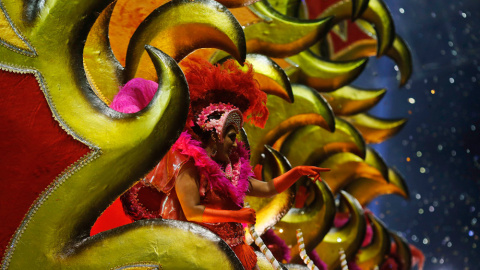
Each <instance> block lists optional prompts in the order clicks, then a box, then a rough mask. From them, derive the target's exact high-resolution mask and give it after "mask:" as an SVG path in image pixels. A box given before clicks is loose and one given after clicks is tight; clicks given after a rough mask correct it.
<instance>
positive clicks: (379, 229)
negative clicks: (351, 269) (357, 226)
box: [355, 213, 391, 269]
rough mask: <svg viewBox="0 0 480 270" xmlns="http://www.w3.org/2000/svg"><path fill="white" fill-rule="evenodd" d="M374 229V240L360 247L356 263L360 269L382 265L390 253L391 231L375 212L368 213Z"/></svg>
mask: <svg viewBox="0 0 480 270" xmlns="http://www.w3.org/2000/svg"><path fill="white" fill-rule="evenodd" d="M367 217H368V219H369V220H370V222H371V226H372V229H373V236H372V241H371V242H370V243H369V244H368V245H367V246H365V247H362V248H360V250H359V252H358V254H357V257H356V259H355V263H356V264H357V265H358V267H360V269H375V267H381V266H382V263H383V261H384V260H385V257H386V256H387V255H388V254H389V253H390V242H391V239H390V233H389V231H388V230H387V229H386V228H385V225H384V224H383V223H382V222H381V221H380V220H378V219H377V218H376V217H375V216H374V215H373V214H371V213H367Z"/></svg>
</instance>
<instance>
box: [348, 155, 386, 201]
mask: <svg viewBox="0 0 480 270" xmlns="http://www.w3.org/2000/svg"><path fill="white" fill-rule="evenodd" d="M365 162H366V163H367V164H368V165H370V166H372V167H374V168H375V169H377V170H378V171H379V172H380V173H381V174H382V176H383V178H385V180H386V181H387V182H389V181H390V180H389V172H388V171H389V169H388V166H387V163H385V160H384V159H383V158H382V157H381V156H380V154H379V153H377V151H375V149H373V148H372V147H369V146H367V155H366V156H365ZM350 194H352V193H350Z"/></svg>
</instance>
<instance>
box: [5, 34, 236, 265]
mask: <svg viewBox="0 0 480 270" xmlns="http://www.w3.org/2000/svg"><path fill="white" fill-rule="evenodd" d="M61 38H67V39H68V38H69V36H67V37H61ZM147 51H148V53H149V55H150V56H151V58H152V61H153V62H154V64H155V68H156V70H157V72H158V78H159V90H158V91H157V93H156V94H155V95H154V97H153V99H152V101H151V102H150V104H149V105H148V106H147V107H146V108H145V109H143V110H141V111H139V112H138V113H134V114H123V113H119V112H116V111H114V110H112V109H110V108H109V107H108V106H106V105H105V104H104V103H103V102H101V101H100V100H99V98H98V97H97V96H96V95H94V94H91V92H92V91H91V90H90V93H89V92H87V90H88V88H87V89H85V88H86V87H88V86H87V85H85V84H79V82H81V80H79V79H78V78H74V77H73V76H65V75H66V74H68V72H72V74H76V73H73V71H72V70H71V69H72V68H76V67H75V66H74V65H70V63H69V62H68V61H65V59H71V58H74V59H75V56H77V55H63V54H62V52H63V51H62V50H59V51H57V52H55V54H53V53H52V55H51V56H50V57H49V58H48V59H44V56H43V55H42V54H39V56H38V59H39V60H40V59H41V60H43V61H48V62H50V64H51V63H64V64H63V65H64V66H62V65H60V66H55V70H54V72H51V70H49V69H45V70H44V72H42V73H40V72H38V71H37V72H36V71H32V72H33V73H34V74H35V75H36V76H37V78H38V79H39V82H40V83H41V88H42V89H43V91H44V93H45V96H46V99H47V101H48V103H49V105H50V108H51V110H52V113H53V114H54V116H55V117H56V119H57V120H58V122H59V124H60V125H61V126H62V128H64V130H65V131H66V132H68V133H69V134H71V135H72V136H73V137H74V138H76V139H77V140H79V141H81V142H83V143H85V144H87V145H88V146H89V147H90V148H91V152H90V153H89V154H88V155H86V156H85V157H83V158H82V160H81V161H80V162H78V163H75V164H73V165H72V166H71V167H69V168H68V169H67V170H66V171H65V172H63V173H62V174H61V175H59V176H58V178H57V179H55V181H54V182H53V183H52V184H51V185H50V186H49V187H48V188H47V189H46V190H45V191H44V192H43V193H42V194H41V195H40V196H39V198H38V200H37V201H36V202H35V203H34V205H33V206H32V208H31V209H30V210H29V212H28V213H27V214H26V216H25V218H24V220H23V222H22V224H21V225H20V227H19V228H18V229H17V232H16V233H15V235H14V237H13V238H12V241H11V244H10V245H9V248H8V250H7V252H6V257H5V260H4V267H5V268H10V269H34V268H35V269H38V267H42V268H43V269H58V268H72V269H111V268H113V267H116V266H120V265H125V264H129V263H136V262H141V261H145V260H148V261H150V262H156V263H159V264H163V263H164V261H165V260H167V256H168V258H169V259H170V260H172V262H173V261H175V260H177V259H178V260H184V259H185V260H190V263H191V264H189V265H193V266H192V267H193V268H194V265H195V264H196V260H198V259H193V257H192V256H184V254H185V251H184V250H180V249H179V248H178V247H174V246H173V245H171V243H172V242H173V239H177V240H178V239H179V238H175V237H173V238H169V237H166V236H164V235H163V233H162V234H161V235H160V234H159V233H155V234H150V233H149V232H150V224H152V223H146V225H145V226H140V227H139V228H138V229H135V230H134V231H131V230H128V229H125V228H119V229H118V230H115V231H112V232H111V233H109V232H105V233H100V234H98V235H96V236H94V237H92V238H88V237H87V236H88V235H89V232H90V229H91V227H92V225H93V224H94V222H95V220H96V219H97V217H98V216H99V215H100V213H102V212H103V211H104V210H105V209H106V208H107V207H108V205H110V204H111V203H112V202H113V201H114V200H115V199H116V198H118V196H119V195H121V194H122V193H123V192H124V191H125V190H127V189H128V188H129V187H131V186H132V185H133V184H134V183H135V182H136V181H137V180H138V179H139V178H141V177H142V176H144V175H145V174H146V173H147V172H148V171H149V170H151V169H152V168H153V167H154V166H155V165H156V164H157V162H158V161H159V160H160V159H161V158H162V156H163V155H164V154H165V153H166V152H167V151H168V149H169V148H170V146H171V144H172V143H173V142H174V141H175V140H176V138H177V137H178V136H179V134H180V132H181V131H182V130H183V127H184V125H185V122H186V117H187V113H188V111H187V109H186V108H188V85H187V82H186V80H185V78H184V76H183V73H182V71H181V69H180V68H179V67H178V65H177V64H176V62H175V61H174V60H173V59H172V58H170V57H168V56H167V55H165V54H164V53H162V52H160V51H159V50H157V49H155V48H152V47H147ZM70 52H71V51H70ZM78 58H80V60H79V61H78ZM78 58H77V61H78V62H77V63H82V62H81V57H78ZM80 66H81V65H80ZM42 67H43V66H42ZM59 73H60V74H59ZM58 75H62V76H58ZM83 83H86V81H85V80H84V81H83ZM50 85H53V86H54V87H49V86H50ZM57 85H58V86H60V87H57ZM82 91H84V92H82ZM72 108H74V109H72ZM79 115H81V117H79ZM171 119H176V120H177V121H171ZM126 134H128V136H126ZM156 222H158V221H153V224H158V223H156ZM187 227H188V228H187V229H188V230H186V232H185V233H184V235H183V236H182V237H181V238H183V239H187V238H189V239H192V241H197V240H198V241H199V242H200V241H201V240H200V238H201V237H200V236H199V235H198V234H197V233H195V229H193V228H192V227H191V226H187ZM145 231H147V232H145ZM130 232H131V234H130ZM142 232H143V235H145V234H148V237H143V236H141V237H137V233H140V234H141V233H142ZM166 232H172V233H174V232H173V231H172V230H167V231H166ZM175 233H176V232H175ZM193 234H197V236H194V235H193ZM207 238H209V239H210V245H211V243H212V241H213V242H215V241H217V242H218V239H213V238H211V237H207ZM207 240H208V239H207ZM207 242H208V241H207ZM126 243H128V244H127V246H128V247H129V248H126ZM192 244H193V243H192ZM208 245H209V244H207V243H206V242H205V241H203V242H202V244H201V246H202V247H204V246H205V250H209V251H211V252H212V253H211V255H212V257H210V258H209V259H212V261H213V262H214V260H213V257H216V256H219V257H223V258H224V259H222V260H224V261H232V259H229V257H228V255H227V254H226V253H225V252H224V251H223V247H225V245H223V244H222V245H220V246H218V245H217V246H212V247H211V248H207V247H206V246H208ZM148 246H150V247H151V248H150V249H148V250H158V251H159V252H154V253H152V252H146V251H145V249H143V248H137V247H148ZM169 247H171V248H169ZM215 250H216V251H215ZM169 253H172V254H175V256H176V255H178V257H177V258H175V259H174V258H172V257H170V255H169ZM147 254H148V255H147ZM214 254H216V255H214ZM207 256H210V255H206V257H207ZM26 257H28V258H29V259H28V260H25V258H26ZM186 257H187V258H186ZM200 260H201V262H202V263H208V262H206V260H208V258H201V259H200ZM168 263H170V262H168ZM178 263H184V264H188V263H189V262H188V261H187V262H178ZM212 264H214V263H212ZM215 265H217V264H216V263H215ZM215 267H217V266H215ZM211 268H212V269H213V268H214V267H213V266H211ZM231 268H233V266H232V267H231Z"/></svg>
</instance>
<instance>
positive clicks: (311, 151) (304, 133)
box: [280, 118, 366, 188]
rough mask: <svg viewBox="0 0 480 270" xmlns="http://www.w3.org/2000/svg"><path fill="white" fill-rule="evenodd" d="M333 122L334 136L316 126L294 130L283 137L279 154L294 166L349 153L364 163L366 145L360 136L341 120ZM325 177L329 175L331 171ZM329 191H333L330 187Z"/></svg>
mask: <svg viewBox="0 0 480 270" xmlns="http://www.w3.org/2000/svg"><path fill="white" fill-rule="evenodd" d="M335 123H336V124H335V132H334V133H330V132H328V131H326V130H324V129H322V128H320V127H317V126H305V127H301V128H298V129H296V130H295V131H293V132H292V133H290V134H289V135H288V136H287V137H286V138H285V140H284V141H283V143H282V144H281V146H280V152H281V153H283V154H284V155H285V156H286V157H287V158H288V160H289V161H290V163H291V164H292V166H294V167H295V166H299V165H318V164H320V163H322V161H325V160H326V159H327V158H328V157H330V156H332V155H334V154H337V153H343V152H350V153H352V154H353V155H356V156H358V157H359V159H360V160H362V161H363V159H364V158H365V155H366V146H365V142H364V141H363V138H362V136H361V135H360V133H358V131H357V130H356V129H355V128H354V127H353V126H352V125H350V124H349V123H347V122H346V121H344V120H342V119H340V118H336V120H335ZM326 168H329V167H326ZM327 174H331V172H330V173H327ZM327 174H325V175H327ZM329 185H330V184H329ZM330 188H332V186H331V185H330Z"/></svg>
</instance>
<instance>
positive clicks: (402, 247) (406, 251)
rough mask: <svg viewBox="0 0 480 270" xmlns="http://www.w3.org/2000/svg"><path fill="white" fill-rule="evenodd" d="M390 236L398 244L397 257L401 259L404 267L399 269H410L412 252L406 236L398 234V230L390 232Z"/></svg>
mask: <svg viewBox="0 0 480 270" xmlns="http://www.w3.org/2000/svg"><path fill="white" fill-rule="evenodd" d="M390 236H391V237H392V239H393V241H394V242H395V244H396V245H397V252H396V255H397V258H398V259H399V260H400V263H401V264H402V267H400V268H399V270H409V269H411V268H412V253H411V251H410V247H409V246H408V242H407V240H406V239H405V238H403V237H401V236H400V235H398V234H397V233H396V232H390Z"/></svg>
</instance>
